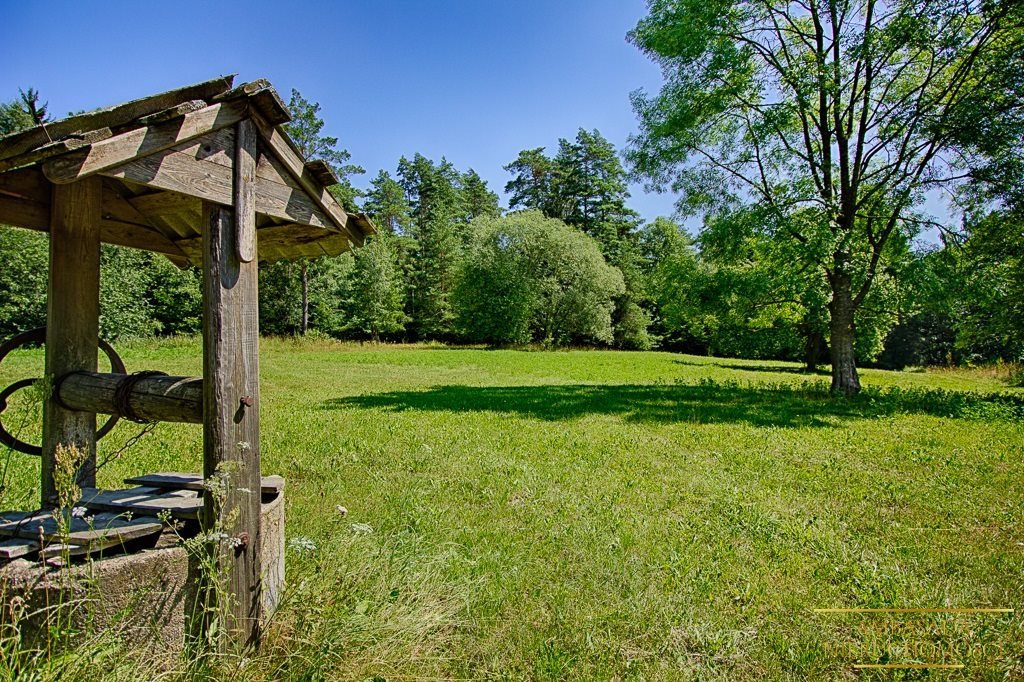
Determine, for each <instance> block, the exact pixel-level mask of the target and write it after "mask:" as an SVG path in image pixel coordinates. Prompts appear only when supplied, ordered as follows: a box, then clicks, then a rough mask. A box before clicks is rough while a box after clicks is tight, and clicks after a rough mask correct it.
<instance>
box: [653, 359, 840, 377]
mask: <svg viewBox="0 0 1024 682" xmlns="http://www.w3.org/2000/svg"><path fill="white" fill-rule="evenodd" d="M673 362H675V363H676V364H678V365H687V366H689V367H720V368H721V369H735V370H739V371H741V372H769V373H772V374H775V373H777V372H782V373H784V374H803V375H804V376H819V377H827V376H831V375H832V371H831V369H830V368H829V366H828V365H827V364H826V365H820V366H819V367H818V368H817V369H816V370H814V371H813V372H810V371H808V370H807V368H806V367H803V366H794V365H743V364H738V363H729V362H691V361H690V360H680V359H677V360H673Z"/></svg>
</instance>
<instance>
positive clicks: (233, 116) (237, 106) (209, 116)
mask: <svg viewBox="0 0 1024 682" xmlns="http://www.w3.org/2000/svg"><path fill="white" fill-rule="evenodd" d="M247 113H248V106H247V105H246V103H245V102H244V101H236V102H224V103H220V104H214V105H212V106H209V107H206V108H204V109H200V110H199V111H194V112H192V113H188V114H185V115H184V116H183V117H182V118H181V119H180V120H171V121H167V122H165V123H160V124H157V125H151V126H148V127H142V128H136V129H134V130H130V131H128V132H126V133H122V134H121V135H117V136H115V137H112V138H110V139H107V140H103V141H102V142H97V143H96V144H93V145H90V146H88V147H85V148H83V149H79V150H77V151H75V152H72V153H67V154H63V155H61V156H58V157H57V158H52V159H49V160H48V161H45V162H44V163H43V164H42V169H43V174H44V175H46V177H47V179H49V180H50V182H54V183H67V182H74V181H75V180H77V179H79V178H83V177H86V176H89V175H92V174H93V173H99V172H101V171H103V170H105V169H107V168H112V167H114V166H119V165H121V164H122V163H125V162H127V161H130V160H132V159H136V158H140V157H144V156H147V155H149V154H155V153H157V152H160V151H163V150H164V149H169V148H170V147H174V146H176V145H179V144H181V143H183V142H188V141H190V140H194V139H195V138H197V137H201V136H203V135H206V134H208V133H211V132H214V131H217V130H221V129H223V128H227V127H229V126H232V125H234V124H236V123H237V122H238V121H240V120H242V119H243V118H244V117H245V116H246V114H247Z"/></svg>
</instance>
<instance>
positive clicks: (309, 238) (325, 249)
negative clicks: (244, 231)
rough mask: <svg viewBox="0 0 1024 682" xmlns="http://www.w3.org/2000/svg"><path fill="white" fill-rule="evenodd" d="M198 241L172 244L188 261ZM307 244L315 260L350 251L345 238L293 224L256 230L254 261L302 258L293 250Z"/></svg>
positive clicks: (337, 233)
mask: <svg viewBox="0 0 1024 682" xmlns="http://www.w3.org/2000/svg"><path fill="white" fill-rule="evenodd" d="M202 241H203V238H202V237H192V238H189V239H178V240H176V241H175V242H174V245H175V246H176V247H177V248H179V249H181V250H182V251H183V252H184V253H186V254H189V257H190V258H194V256H195V255H196V254H198V253H199V249H200V248H201V247H202ZM310 244H313V245H315V246H316V249H317V251H316V253H315V255H316V257H320V256H337V255H338V254H341V253H344V252H345V251H348V250H349V249H350V248H351V247H350V243H349V241H348V237H347V236H346V235H344V234H342V233H340V232H334V231H333V230H326V229H324V228H322V227H310V226H309V225H297V224H288V225H271V226H269V227H263V228H260V229H258V230H257V231H256V250H257V259H258V260H259V261H261V262H269V261H275V260H282V259H288V258H302V257H304V255H303V253H299V252H298V251H297V249H300V248H302V247H304V246H306V245H310Z"/></svg>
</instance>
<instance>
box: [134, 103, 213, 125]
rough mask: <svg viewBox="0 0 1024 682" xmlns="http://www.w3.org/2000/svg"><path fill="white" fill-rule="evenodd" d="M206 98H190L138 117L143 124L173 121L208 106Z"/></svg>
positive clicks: (139, 122) (140, 123)
mask: <svg viewBox="0 0 1024 682" xmlns="http://www.w3.org/2000/svg"><path fill="white" fill-rule="evenodd" d="M207 106H208V105H207V103H206V101H205V100H201V99H190V100H189V101H187V102H182V103H181V104H175V105H174V106H173V107H168V108H166V109H164V110H163V111H158V112H156V113H155V114H150V115H149V116H141V117H139V118H138V119H137V121H138V124H139V125H142V126H150V125H156V124H157V123H163V122H164V121H172V120H174V119H176V118H181V117H182V116H184V115H185V114H191V113H192V112H193V111H199V110H200V109H205V108H206V107H207Z"/></svg>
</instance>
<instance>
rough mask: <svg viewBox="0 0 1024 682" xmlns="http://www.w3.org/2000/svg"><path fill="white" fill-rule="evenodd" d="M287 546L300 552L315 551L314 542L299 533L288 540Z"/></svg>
mask: <svg viewBox="0 0 1024 682" xmlns="http://www.w3.org/2000/svg"><path fill="white" fill-rule="evenodd" d="M288 546H289V547H291V548H292V549H295V550H298V551H300V552H315V551H316V543H315V542H313V541H312V540H310V539H309V538H307V537H306V536H304V535H299V536H297V537H294V538H292V539H291V540H289V541H288Z"/></svg>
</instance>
